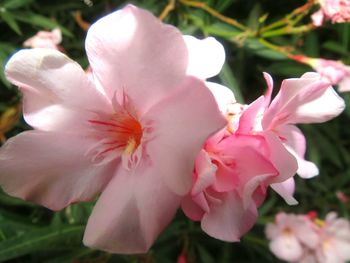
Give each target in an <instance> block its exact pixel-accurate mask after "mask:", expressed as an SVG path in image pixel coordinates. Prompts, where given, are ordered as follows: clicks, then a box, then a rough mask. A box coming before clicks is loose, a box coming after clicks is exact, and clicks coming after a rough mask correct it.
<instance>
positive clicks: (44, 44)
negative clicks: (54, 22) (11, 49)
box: [23, 28, 62, 50]
mask: <svg viewBox="0 0 350 263" xmlns="http://www.w3.org/2000/svg"><path fill="white" fill-rule="evenodd" d="M61 41H62V33H61V30H60V29H59V28H55V29H53V30H52V31H39V32H38V33H37V34H36V35H35V36H33V37H31V38H29V39H27V40H26V41H25V42H24V43H23V46H25V47H31V48H50V49H57V50H60V47H59V45H58V44H59V43H61Z"/></svg>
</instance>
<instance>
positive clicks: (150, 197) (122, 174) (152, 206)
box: [84, 163, 180, 254]
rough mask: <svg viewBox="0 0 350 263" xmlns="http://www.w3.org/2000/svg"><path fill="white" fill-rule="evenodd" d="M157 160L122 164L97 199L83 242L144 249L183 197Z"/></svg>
mask: <svg viewBox="0 0 350 263" xmlns="http://www.w3.org/2000/svg"><path fill="white" fill-rule="evenodd" d="M157 168H158V166H157V165H156V163H154V164H151V165H149V164H146V163H143V165H140V166H139V167H138V168H137V169H135V170H132V171H126V170H125V169H123V168H122V167H121V168H120V169H119V171H118V172H117V175H116V176H115V177H114V178H113V179H112V181H111V182H110V183H109V184H108V186H107V187H106V188H105V190H104V191H103V193H102V195H101V196H100V198H99V199H98V201H97V203H96V205H95V207H94V209H93V211H92V214H91V216H90V218H89V221H88V224H87V227H86V230H85V236H84V244H85V245H87V246H89V247H93V248H98V249H103V250H105V251H109V252H111V253H123V254H131V253H145V252H147V250H148V249H149V248H150V246H151V245H152V243H153V242H154V240H155V239H156V238H157V236H158V234H159V233H160V232H161V231H162V230H163V229H164V228H165V226H166V225H167V224H168V223H169V222H170V220H171V219H172V218H173V216H174V215H175V212H176V210H177V208H178V207H179V205H180V198H179V197H178V196H176V195H175V194H173V193H172V191H171V190H170V189H169V188H168V187H167V186H166V185H164V184H163V183H162V179H161V178H162V177H163V176H166V175H165V174H163V173H162V172H161V171H159V170H158V169H157Z"/></svg>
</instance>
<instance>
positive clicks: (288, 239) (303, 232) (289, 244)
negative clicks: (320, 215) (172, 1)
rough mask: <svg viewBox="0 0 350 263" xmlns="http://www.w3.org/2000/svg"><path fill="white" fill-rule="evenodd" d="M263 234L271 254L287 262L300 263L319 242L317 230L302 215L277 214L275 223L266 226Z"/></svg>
mask: <svg viewBox="0 0 350 263" xmlns="http://www.w3.org/2000/svg"><path fill="white" fill-rule="evenodd" d="M265 232H266V236H267V238H268V239H269V240H270V244H269V247H270V250H271V251H272V253H273V254H275V255H276V256H277V257H278V258H279V259H282V260H286V261H288V262H301V261H302V258H305V257H306V256H305V253H306V252H307V251H308V250H309V249H314V248H315V247H316V246H317V245H318V242H319V238H318V233H317V228H315V227H314V226H313V223H312V222H311V221H310V220H309V219H308V217H306V216H302V215H294V214H285V213H279V214H277V215H276V220H275V223H269V224H267V226H266V229H265ZM304 262H307V261H304Z"/></svg>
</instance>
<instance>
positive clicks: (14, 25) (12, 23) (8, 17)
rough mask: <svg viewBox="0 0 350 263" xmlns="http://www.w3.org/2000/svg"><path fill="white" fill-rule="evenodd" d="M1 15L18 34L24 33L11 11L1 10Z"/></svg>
mask: <svg viewBox="0 0 350 263" xmlns="http://www.w3.org/2000/svg"><path fill="white" fill-rule="evenodd" d="M0 16H1V18H2V19H3V20H4V21H5V23H6V24H7V25H8V26H9V27H10V28H11V29H12V30H13V31H15V32H16V33H17V34H18V35H22V31H21V29H20V28H19V26H18V24H17V22H16V20H15V18H14V17H13V16H12V14H11V13H9V12H7V11H5V10H0Z"/></svg>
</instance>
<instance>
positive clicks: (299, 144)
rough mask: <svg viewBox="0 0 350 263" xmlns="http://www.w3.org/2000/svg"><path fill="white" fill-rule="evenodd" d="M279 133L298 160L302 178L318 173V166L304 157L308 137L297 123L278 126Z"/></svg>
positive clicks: (299, 172)
mask: <svg viewBox="0 0 350 263" xmlns="http://www.w3.org/2000/svg"><path fill="white" fill-rule="evenodd" d="M277 132H278V135H279V136H280V137H281V138H282V139H283V144H284V145H285V147H286V148H287V150H288V151H289V152H290V153H291V154H293V155H294V157H295V158H296V160H297V162H298V171H297V173H298V174H299V175H300V176H301V177H302V178H311V177H314V176H316V175H318V173H319V171H318V168H317V166H316V165H315V164H314V163H313V162H310V161H307V160H305V159H304V156H305V151H306V139H305V137H304V134H303V133H302V131H301V130H300V129H299V128H298V127H296V126H295V125H283V126H280V127H279V128H278V131H277Z"/></svg>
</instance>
